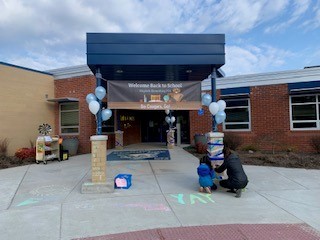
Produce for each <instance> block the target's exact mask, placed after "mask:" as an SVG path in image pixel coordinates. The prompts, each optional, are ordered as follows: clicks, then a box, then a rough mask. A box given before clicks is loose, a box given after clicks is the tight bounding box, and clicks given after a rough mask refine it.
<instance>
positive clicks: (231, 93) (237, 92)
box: [220, 87, 250, 99]
mask: <svg viewBox="0 0 320 240" xmlns="http://www.w3.org/2000/svg"><path fill="white" fill-rule="evenodd" d="M220 97H221V98H222V99H230V98H241V97H246V98H248V97H250V87H239V88H227V89H221V90H220Z"/></svg>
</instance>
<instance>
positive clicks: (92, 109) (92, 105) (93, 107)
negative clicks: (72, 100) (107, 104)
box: [89, 101, 100, 115]
mask: <svg viewBox="0 0 320 240" xmlns="http://www.w3.org/2000/svg"><path fill="white" fill-rule="evenodd" d="M99 109H100V104H99V103H98V102H97V101H91V102H90V103H89V110H90V112H91V113H92V114H94V115H96V114H97V112H98V111H99Z"/></svg>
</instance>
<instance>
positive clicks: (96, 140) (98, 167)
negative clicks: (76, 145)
mask: <svg viewBox="0 0 320 240" xmlns="http://www.w3.org/2000/svg"><path fill="white" fill-rule="evenodd" d="M107 140H108V136H105V135H97V136H91V137H90V141H91V176H92V182H93V183H105V182H106V161H107Z"/></svg>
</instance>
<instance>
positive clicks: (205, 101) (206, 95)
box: [202, 93, 212, 106]
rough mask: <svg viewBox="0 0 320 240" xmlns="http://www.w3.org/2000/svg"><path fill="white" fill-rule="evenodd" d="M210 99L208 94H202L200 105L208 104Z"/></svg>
mask: <svg viewBox="0 0 320 240" xmlns="http://www.w3.org/2000/svg"><path fill="white" fill-rule="evenodd" d="M211 101H212V97H211V95H210V94H208V93H206V94H204V95H203V96H202V105H205V106H209V105H210V103H211Z"/></svg>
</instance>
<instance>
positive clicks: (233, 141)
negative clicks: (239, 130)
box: [223, 133, 242, 151]
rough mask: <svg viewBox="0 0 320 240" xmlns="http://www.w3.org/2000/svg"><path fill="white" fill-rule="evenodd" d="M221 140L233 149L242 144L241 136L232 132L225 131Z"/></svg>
mask: <svg viewBox="0 0 320 240" xmlns="http://www.w3.org/2000/svg"><path fill="white" fill-rule="evenodd" d="M223 141H224V142H225V143H228V146H229V147H230V149H231V150H233V151H235V150H237V149H238V148H239V147H240V146H241V145H242V138H241V137H240V136H238V135H236V134H234V133H225V134H224V139H223Z"/></svg>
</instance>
